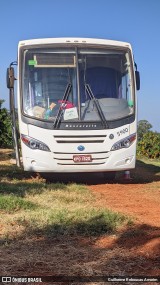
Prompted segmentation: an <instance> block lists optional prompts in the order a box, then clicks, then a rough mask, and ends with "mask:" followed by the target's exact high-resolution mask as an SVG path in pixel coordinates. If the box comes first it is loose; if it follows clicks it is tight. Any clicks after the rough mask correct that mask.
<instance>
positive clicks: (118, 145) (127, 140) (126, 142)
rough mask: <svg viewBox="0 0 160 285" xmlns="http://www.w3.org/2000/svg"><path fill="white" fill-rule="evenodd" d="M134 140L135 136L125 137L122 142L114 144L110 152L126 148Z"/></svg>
mask: <svg viewBox="0 0 160 285" xmlns="http://www.w3.org/2000/svg"><path fill="white" fill-rule="evenodd" d="M135 140H136V134H133V135H130V136H129V137H126V138H125V139H123V140H120V141H118V142H116V143H115V144H114V145H113V146H112V148H111V150H118V149H121V148H128V147H130V146H131V144H132V143H133V142H134V141H135Z"/></svg>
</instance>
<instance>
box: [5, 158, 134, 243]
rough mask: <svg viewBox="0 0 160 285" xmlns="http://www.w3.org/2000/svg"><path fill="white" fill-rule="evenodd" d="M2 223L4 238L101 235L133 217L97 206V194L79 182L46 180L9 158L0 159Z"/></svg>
mask: <svg viewBox="0 0 160 285" xmlns="http://www.w3.org/2000/svg"><path fill="white" fill-rule="evenodd" d="M0 170H1V173H2V176H1V178H0V211H1V216H0V224H1V225H2V231H1V233H0V237H1V238H2V239H3V238H5V237H6V236H7V239H12V238H26V237H28V236H34V235H37V234H38V235H43V236H58V235H94V236H96V235H102V234H107V233H110V232H113V231H115V230H116V229H117V227H119V226H120V225H122V224H124V223H125V224H126V223H127V222H128V223H129V221H130V219H128V218H127V217H126V216H124V215H121V214H119V213H115V212H112V211H110V210H108V209H107V208H105V207H103V208H102V207H101V206H97V201H96V199H97V198H96V196H95V195H94V194H93V193H92V192H91V191H90V190H89V189H88V188H87V187H86V186H85V185H81V184H76V183H51V184H47V183H45V180H43V179H37V177H32V175H31V174H29V173H27V174H26V173H24V172H23V171H22V170H19V169H17V168H16V167H15V166H13V165H10V164H9V163H8V162H7V160H6V161H5V164H4V163H3V161H2V162H1V163H0Z"/></svg>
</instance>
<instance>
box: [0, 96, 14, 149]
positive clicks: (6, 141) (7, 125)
mask: <svg viewBox="0 0 160 285" xmlns="http://www.w3.org/2000/svg"><path fill="white" fill-rule="evenodd" d="M3 102H4V100H0V147H3V148H6V147H9V148H10V147H12V125H11V118H10V114H9V112H8V111H7V109H6V108H2V104H3Z"/></svg>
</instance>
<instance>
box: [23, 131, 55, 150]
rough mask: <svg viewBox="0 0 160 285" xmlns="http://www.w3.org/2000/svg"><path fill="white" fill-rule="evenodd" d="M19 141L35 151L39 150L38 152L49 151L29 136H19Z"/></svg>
mask: <svg viewBox="0 0 160 285" xmlns="http://www.w3.org/2000/svg"><path fill="white" fill-rule="evenodd" d="M21 140H22V142H23V143H24V144H25V145H26V146H28V147H29V148H31V149H33V150H35V149H39V150H43V151H50V149H49V147H48V146H47V145H46V144H44V143H42V142H41V141H38V140H36V139H33V138H31V137H29V136H25V135H22V134H21Z"/></svg>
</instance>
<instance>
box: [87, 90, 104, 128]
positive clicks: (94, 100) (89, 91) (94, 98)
mask: <svg viewBox="0 0 160 285" xmlns="http://www.w3.org/2000/svg"><path fill="white" fill-rule="evenodd" d="M85 88H86V91H87V93H88V95H89V97H90V99H93V102H94V103H95V105H96V108H97V111H98V114H99V116H100V118H101V121H102V123H103V125H104V127H105V128H107V127H108V124H107V122H106V118H105V116H104V114H103V111H102V109H101V106H100V104H99V101H98V99H96V97H95V96H94V94H93V92H92V90H91V87H90V86H89V84H85Z"/></svg>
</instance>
